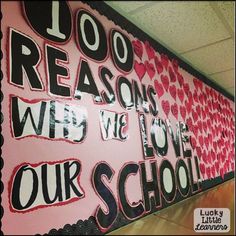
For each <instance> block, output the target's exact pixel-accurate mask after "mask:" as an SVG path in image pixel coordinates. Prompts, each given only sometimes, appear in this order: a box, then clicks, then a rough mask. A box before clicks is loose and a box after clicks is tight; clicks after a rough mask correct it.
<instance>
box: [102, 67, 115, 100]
mask: <svg viewBox="0 0 236 236" xmlns="http://www.w3.org/2000/svg"><path fill="white" fill-rule="evenodd" d="M106 76H107V77H108V78H109V80H112V79H113V78H114V75H113V74H112V73H111V71H110V70H109V69H108V68H106V67H101V68H99V77H100V78H101V80H102V82H103V84H104V85H105V87H106V88H107V90H108V92H109V95H107V93H106V92H105V91H102V92H101V95H102V97H103V99H104V100H105V101H106V103H107V104H114V102H115V100H116V98H115V93H114V90H113V88H112V86H111V85H110V84H109V82H108V80H107V78H106Z"/></svg>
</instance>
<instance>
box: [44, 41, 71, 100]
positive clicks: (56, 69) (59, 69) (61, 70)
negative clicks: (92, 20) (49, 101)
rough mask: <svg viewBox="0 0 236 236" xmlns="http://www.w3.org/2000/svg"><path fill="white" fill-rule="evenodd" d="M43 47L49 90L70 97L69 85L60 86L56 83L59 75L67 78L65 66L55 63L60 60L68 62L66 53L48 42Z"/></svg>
mask: <svg viewBox="0 0 236 236" xmlns="http://www.w3.org/2000/svg"><path fill="white" fill-rule="evenodd" d="M45 48H46V57H47V62H46V63H47V69H48V77H49V81H48V83H49V84H48V86H49V92H50V93H52V94H54V95H58V96H62V97H70V88H69V86H67V87H66V86H62V85H60V84H59V83H58V79H59V78H60V77H64V78H65V79H68V71H67V69H66V67H63V66H61V65H60V64H58V63H57V62H60V61H63V62H65V63H66V62H68V58H67V54H66V53H65V52H64V51H62V50H60V49H59V48H55V47H53V46H50V45H48V44H46V46H45ZM59 76H60V77H59Z"/></svg>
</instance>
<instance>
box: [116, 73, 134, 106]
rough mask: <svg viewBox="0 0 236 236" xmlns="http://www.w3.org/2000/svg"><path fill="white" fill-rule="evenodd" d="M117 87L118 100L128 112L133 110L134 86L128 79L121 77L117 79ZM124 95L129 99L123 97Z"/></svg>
mask: <svg viewBox="0 0 236 236" xmlns="http://www.w3.org/2000/svg"><path fill="white" fill-rule="evenodd" d="M117 87H118V88H117V94H118V99H119V102H120V104H121V106H122V107H123V108H125V109H126V110H131V109H132V107H133V106H134V98H133V92H132V84H131V83H130V82H129V80H128V79H126V78H125V77H122V76H121V77H119V78H118V79H117ZM128 93H129V95H128ZM124 95H126V96H127V97H123V96H124Z"/></svg>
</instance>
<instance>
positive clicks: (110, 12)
mask: <svg viewBox="0 0 236 236" xmlns="http://www.w3.org/2000/svg"><path fill="white" fill-rule="evenodd" d="M82 2H83V3H85V4H87V5H89V6H90V7H91V8H92V9H94V10H97V11H98V12H99V13H100V14H101V15H104V16H105V17H107V18H108V19H109V20H111V21H113V22H114V23H115V24H116V25H118V26H120V27H121V28H122V29H123V30H125V31H127V32H128V33H130V34H132V35H133V36H134V37H136V38H138V39H139V40H141V41H143V42H145V41H146V40H147V41H149V43H150V45H151V46H152V47H153V48H154V49H155V50H156V51H157V52H159V53H160V54H161V53H163V54H167V55H168V57H169V59H171V60H172V59H176V60H178V62H179V66H180V67H182V69H184V70H186V71H187V72H188V73H190V74H191V75H192V76H194V77H196V78H197V79H199V80H201V81H202V82H204V83H205V84H207V85H209V86H210V87H212V88H214V89H215V90H216V91H218V92H220V93H221V94H223V95H224V96H225V97H227V98H229V99H230V100H231V101H233V102H235V100H234V96H233V95H231V94H230V93H229V92H227V91H226V90H225V89H223V88H222V87H220V86H219V85H218V84H216V83H214V82H213V81H211V80H209V79H208V78H207V77H206V76H205V75H203V74H202V73H201V72H199V71H197V70H196V69H194V68H193V67H192V66H191V65H189V64H188V63H187V62H185V61H184V60H183V59H181V58H179V57H178V56H177V55H175V54H174V53H173V52H171V51H170V50H169V49H167V48H166V47H164V46H163V45H162V44H161V43H159V42H158V41H156V40H154V39H153V38H152V37H151V36H149V35H148V34H147V33H145V32H144V31H142V30H141V29H140V28H138V26H136V25H134V24H133V23H132V22H130V21H129V20H128V19H126V18H125V17H124V16H122V15H120V14H119V13H118V12H117V11H116V10H114V9H113V8H112V7H110V6H109V5H107V4H106V3H105V2H103V1H82Z"/></svg>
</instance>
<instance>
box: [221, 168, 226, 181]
mask: <svg viewBox="0 0 236 236" xmlns="http://www.w3.org/2000/svg"><path fill="white" fill-rule="evenodd" d="M224 175H225V171H224V168H223V167H221V168H220V176H221V178H222V179H224Z"/></svg>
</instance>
